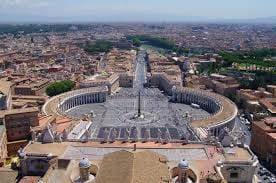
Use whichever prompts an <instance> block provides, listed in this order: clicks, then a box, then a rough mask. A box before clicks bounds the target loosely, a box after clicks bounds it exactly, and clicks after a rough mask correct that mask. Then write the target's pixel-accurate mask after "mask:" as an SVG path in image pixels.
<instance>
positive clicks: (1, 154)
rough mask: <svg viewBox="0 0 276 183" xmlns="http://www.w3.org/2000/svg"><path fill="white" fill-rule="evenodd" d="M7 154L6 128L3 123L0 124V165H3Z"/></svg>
mask: <svg viewBox="0 0 276 183" xmlns="http://www.w3.org/2000/svg"><path fill="white" fill-rule="evenodd" d="M7 156H8V151H7V135H6V129H5V126H4V125H0V167H2V166H4V165H5V162H6V158H7Z"/></svg>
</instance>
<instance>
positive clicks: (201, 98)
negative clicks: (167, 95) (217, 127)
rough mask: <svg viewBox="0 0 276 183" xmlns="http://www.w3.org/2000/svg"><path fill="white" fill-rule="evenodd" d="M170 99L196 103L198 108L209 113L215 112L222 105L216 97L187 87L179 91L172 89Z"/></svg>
mask: <svg viewBox="0 0 276 183" xmlns="http://www.w3.org/2000/svg"><path fill="white" fill-rule="evenodd" d="M172 100H173V101H174V102H177V103H183V104H189V105H190V104H192V103H193V104H197V105H199V106H200V108H202V109H204V110H205V111H207V112H209V113H211V114H214V113H217V112H218V111H219V110H220V109H221V107H222V106H221V104H220V102H219V101H218V100H217V99H215V98H213V97H211V96H208V95H206V94H205V93H204V92H201V91H196V90H190V89H188V88H187V89H183V90H181V91H177V90H173V91H172Z"/></svg>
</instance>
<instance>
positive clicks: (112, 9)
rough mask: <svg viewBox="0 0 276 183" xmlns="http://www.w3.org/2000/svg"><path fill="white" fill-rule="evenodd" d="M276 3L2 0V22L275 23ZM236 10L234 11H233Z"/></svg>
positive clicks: (176, 0) (236, 1)
mask: <svg viewBox="0 0 276 183" xmlns="http://www.w3.org/2000/svg"><path fill="white" fill-rule="evenodd" d="M275 5H276V2H275V1H273V0H268V1H266V3H263V2H261V1H258V0H250V1H249V0H244V1H238V0H234V1H231V2H229V1H219V0H210V1H204V2H203V1H199V0H196V1H192V2H191V1H186V0H184V1H183V0H182V1H180V0H172V1H165V0H161V1H160V0H159V1H157V0H151V1H146V0H141V1H134V0H117V1H116V2H113V1H110V0H103V1H100V2H98V1H97V2H96V1H88V0H83V1H82V2H81V3H80V2H79V1H78V2H77V1H73V0H66V1H65V0H58V1H50V0H0V22H130V21H141V22H200V21H202V22H215V21H226V22H228V21H237V22H239V21H242V22H247V21H248V22H272V23H273V22H276V21H275V20H276V13H275V11H274V9H273V7H275ZM233 12H235V13H233Z"/></svg>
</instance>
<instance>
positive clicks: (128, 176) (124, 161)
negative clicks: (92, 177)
mask: <svg viewBox="0 0 276 183" xmlns="http://www.w3.org/2000/svg"><path fill="white" fill-rule="evenodd" d="M162 160H164V161H165V162H162ZM169 180H170V174H169V170H168V166H167V165H166V157H165V156H163V155H160V154H158V153H155V152H152V151H140V150H136V151H132V150H130V151H129V150H121V151H116V152H113V153H110V154H107V155H105V156H104V158H103V160H102V162H101V165H100V168H99V172H98V173H97V177H96V182H97V183H106V182H112V183H145V182H150V183H162V182H168V181H169Z"/></svg>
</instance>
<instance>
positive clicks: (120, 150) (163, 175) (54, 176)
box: [19, 142, 258, 183]
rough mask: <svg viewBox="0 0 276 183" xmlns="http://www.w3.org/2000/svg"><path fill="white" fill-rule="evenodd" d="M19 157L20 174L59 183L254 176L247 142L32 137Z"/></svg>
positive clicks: (242, 180) (247, 182)
mask: <svg viewBox="0 0 276 183" xmlns="http://www.w3.org/2000/svg"><path fill="white" fill-rule="evenodd" d="M131 147H134V148H131ZM138 147H139V148H138ZM38 155H39V156H38ZM19 157H20V161H21V163H20V164H21V167H20V168H21V172H22V175H23V176H34V175H36V176H38V175H40V176H41V181H43V182H45V183H54V182H56V181H57V180H58V181H61V182H63V183H67V182H68V183H69V182H89V183H110V182H112V183H117V182H118V183H145V182H150V183H190V182H193V183H202V182H206V183H208V182H210V183H211V182H215V183H225V182H235V183H253V182H256V181H257V178H256V176H255V170H256V166H257V164H258V160H257V159H256V158H255V156H254V155H253V153H252V152H251V151H250V150H249V148H248V147H229V148H217V147H216V146H213V145H203V144H189V145H185V146H183V145H180V144H167V145H165V146H162V145H161V146H160V145H158V144H154V143H150V142H149V143H136V144H135V145H133V144H132V143H126V144H124V145H122V144H119V143H115V144H98V143H96V142H90V143H87V144H81V143H70V144H68V143H67V144H66V143H58V144H38V143H32V144H29V145H28V146H27V147H26V148H25V149H23V150H22V151H20V153H19ZM35 167H40V169H35Z"/></svg>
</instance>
